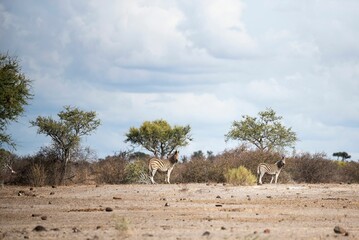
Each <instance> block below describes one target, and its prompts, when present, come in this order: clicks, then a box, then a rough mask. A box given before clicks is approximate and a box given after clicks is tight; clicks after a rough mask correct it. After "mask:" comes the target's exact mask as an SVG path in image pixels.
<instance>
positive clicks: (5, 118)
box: [0, 53, 32, 147]
mask: <svg viewBox="0 0 359 240" xmlns="http://www.w3.org/2000/svg"><path fill="white" fill-rule="evenodd" d="M30 88H31V81H30V80H29V79H28V78H26V76H25V75H24V74H23V73H22V72H21V67H20V65H19V61H18V59H17V58H16V57H11V56H9V55H8V54H3V53H0V147H2V145H3V144H7V145H10V146H12V147H15V143H14V142H13V140H12V139H11V136H10V135H9V134H7V133H6V129H7V125H8V124H9V123H10V122H11V121H16V120H17V118H18V117H19V116H20V115H21V114H22V113H23V112H24V106H25V105H28V101H29V100H30V99H31V98H32V94H31V91H30Z"/></svg>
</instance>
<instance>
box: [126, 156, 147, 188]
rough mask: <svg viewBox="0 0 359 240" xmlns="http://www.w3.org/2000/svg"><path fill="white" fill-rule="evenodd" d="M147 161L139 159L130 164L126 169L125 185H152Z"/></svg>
mask: <svg viewBox="0 0 359 240" xmlns="http://www.w3.org/2000/svg"><path fill="white" fill-rule="evenodd" d="M147 172H148V171H147V164H146V162H145V161H143V160H140V159H137V160H136V161H134V162H133V163H128V164H127V165H126V167H125V178H124V181H123V183H150V178H149V176H148V173H147Z"/></svg>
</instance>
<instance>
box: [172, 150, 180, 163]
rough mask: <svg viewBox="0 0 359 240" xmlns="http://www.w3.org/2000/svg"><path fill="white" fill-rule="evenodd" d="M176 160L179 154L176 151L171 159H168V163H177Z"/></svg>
mask: <svg viewBox="0 0 359 240" xmlns="http://www.w3.org/2000/svg"><path fill="white" fill-rule="evenodd" d="M178 159H179V152H178V151H177V150H176V151H175V152H174V153H173V155H172V157H171V158H170V161H171V162H172V163H177V162H178Z"/></svg>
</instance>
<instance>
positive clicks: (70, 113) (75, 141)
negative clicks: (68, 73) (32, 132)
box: [30, 106, 100, 185]
mask: <svg viewBox="0 0 359 240" xmlns="http://www.w3.org/2000/svg"><path fill="white" fill-rule="evenodd" d="M58 117H59V118H60V120H54V119H52V118H51V117H41V116H39V117H37V118H36V120H35V121H31V122H30V123H31V125H32V126H35V127H38V133H39V134H45V135H47V136H49V137H51V139H52V141H53V145H54V147H55V149H57V150H58V152H59V158H60V161H61V172H60V182H59V184H60V185H61V184H62V183H63V181H64V178H65V174H66V170H67V165H68V162H69V161H71V157H72V154H73V153H74V151H75V150H76V148H77V147H78V146H79V144H80V140H81V137H82V136H85V135H90V133H91V132H93V131H94V130H95V129H96V128H97V127H98V126H99V125H100V120H99V119H96V112H92V111H91V112H85V111H82V110H79V109H78V108H76V107H70V106H65V107H64V110H63V111H61V112H60V113H59V114H58Z"/></svg>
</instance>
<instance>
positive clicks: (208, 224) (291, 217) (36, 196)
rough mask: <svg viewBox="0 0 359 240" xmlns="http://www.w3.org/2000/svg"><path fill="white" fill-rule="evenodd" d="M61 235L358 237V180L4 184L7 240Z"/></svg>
mask: <svg viewBox="0 0 359 240" xmlns="http://www.w3.org/2000/svg"><path fill="white" fill-rule="evenodd" d="M336 226H338V227H337V228H336V230H337V232H338V231H339V230H343V232H338V233H335V232H334V228H335V227H336ZM58 238H62V239H125V238H127V239H332V238H335V239H359V185H357V184H315V185H314V184H313V185H308V184H278V185H269V184H265V185H262V186H232V185H223V184H170V185H169V184H166V185H165V184H158V185H101V186H95V185H81V186H63V187H57V188H52V187H40V188H30V187H19V186H16V187H15V186H5V187H4V188H2V189H0V239H58Z"/></svg>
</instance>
